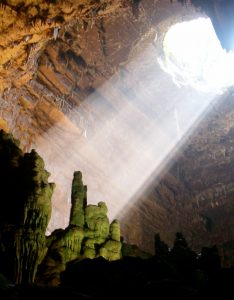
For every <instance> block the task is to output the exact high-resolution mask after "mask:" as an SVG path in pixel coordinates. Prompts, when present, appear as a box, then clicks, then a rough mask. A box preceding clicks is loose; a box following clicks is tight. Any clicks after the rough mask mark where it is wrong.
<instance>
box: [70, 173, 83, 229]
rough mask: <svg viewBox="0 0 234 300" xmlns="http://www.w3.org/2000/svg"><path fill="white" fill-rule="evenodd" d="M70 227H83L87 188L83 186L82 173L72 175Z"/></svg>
mask: <svg viewBox="0 0 234 300" xmlns="http://www.w3.org/2000/svg"><path fill="white" fill-rule="evenodd" d="M71 202H72V206H71V213H70V225H75V226H80V227H83V226H84V223H85V215H84V209H85V207H86V205H87V186H85V185H83V181H82V173H81V172H80V171H78V172H75V173H74V177H73V181H72V193H71Z"/></svg>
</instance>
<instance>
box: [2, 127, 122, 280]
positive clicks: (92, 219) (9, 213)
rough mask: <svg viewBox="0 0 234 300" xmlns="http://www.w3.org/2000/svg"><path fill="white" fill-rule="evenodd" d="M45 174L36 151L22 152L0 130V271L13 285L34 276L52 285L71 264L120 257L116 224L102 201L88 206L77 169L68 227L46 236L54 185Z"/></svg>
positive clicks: (10, 138)
mask: <svg viewBox="0 0 234 300" xmlns="http://www.w3.org/2000/svg"><path fill="white" fill-rule="evenodd" d="M49 176H50V174H49V173H48V172H47V171H46V170H45V166H44V161H43V159H42V158H41V157H40V156H39V155H38V154H37V152H36V151H35V150H32V151H31V152H30V153H26V154H23V152H22V151H21V150H20V148H19V143H18V141H16V140H15V139H14V138H13V136H12V135H10V134H6V133H5V132H3V131H0V193H1V199H2V201H1V202H0V272H1V273H2V274H4V275H5V276H6V277H7V278H9V279H10V280H11V281H12V282H15V283H33V282H34V279H35V276H36V274H37V282H43V283H46V284H48V283H50V284H53V285H54V284H58V283H59V281H60V273H61V272H62V271H64V270H65V268H66V264H67V263H68V262H70V261H72V260H77V259H78V260H79V259H80V260H81V259H84V258H96V257H98V256H103V257H104V258H106V259H107V260H116V259H119V258H120V257H121V242H120V224H119V222H118V221H117V220H114V221H113V222H112V223H111V225H110V222H109V219H108V217H107V212H108V210H107V206H106V204H105V203H104V202H99V203H98V205H87V187H86V186H85V185H84V184H83V181H82V174H81V172H80V171H78V172H75V173H74V178H73V182H72V192H71V202H72V203H71V204H72V205H71V214H70V222H69V225H68V227H67V228H66V229H59V230H55V231H54V232H53V233H52V234H51V235H50V236H49V237H46V236H45V232H46V229H47V226H48V222H49V220H50V216H51V197H52V193H53V190H54V186H55V185H54V184H53V183H49V182H48V178H49ZM39 265H40V267H39ZM38 267H39V268H38Z"/></svg>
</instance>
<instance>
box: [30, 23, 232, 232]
mask: <svg viewBox="0 0 234 300" xmlns="http://www.w3.org/2000/svg"><path fill="white" fill-rule="evenodd" d="M199 22H200V21H199ZM202 22H207V20H203V21H202ZM175 26H178V28H180V27H181V26H182V24H178V25H175ZM186 27H188V28H186V29H184V30H182V32H181V34H184V33H183V32H185V36H184V37H183V36H180V35H179V36H176V34H177V30H179V29H178V28H177V27H174V28H173V27H172V28H171V30H169V32H168V35H166V37H165V48H166V50H165V51H166V52H165V61H164V62H163V64H164V66H166V67H167V71H168V69H169V68H172V69H171V70H172V71H171V72H170V74H172V73H173V72H174V73H173V74H174V80H175V79H176V80H177V79H178V78H177V77H178V76H179V75H180V76H181V78H182V79H181V80H183V82H185V81H186V80H187V79H188V81H187V83H188V84H187V85H185V84H184V85H183V87H182V88H180V87H178V86H176V85H175V84H174V83H173V81H172V79H171V77H170V76H169V75H168V74H166V73H165V72H164V71H162V69H161V68H160V66H159V64H158V56H157V54H156V51H155V46H154V45H153V44H152V45H150V46H149V47H148V48H147V49H146V50H145V51H144V52H143V53H142V54H141V55H139V56H138V57H136V58H135V59H134V60H133V61H131V62H130V63H129V64H128V65H127V66H125V67H122V68H121V70H120V71H119V72H118V73H117V74H116V75H115V76H113V77H112V78H111V79H110V80H109V81H107V82H106V83H105V84H103V86H101V87H100V88H98V89H97V90H96V91H95V92H94V93H93V94H92V95H90V97H89V98H87V99H86V100H85V101H83V102H82V103H81V104H80V106H79V107H77V108H76V109H75V110H73V111H72V112H71V114H70V115H69V118H67V117H64V118H63V119H62V120H61V122H59V123H58V124H57V125H56V126H55V127H53V128H51V130H49V131H48V132H47V133H46V134H44V135H43V136H42V137H41V138H40V139H39V140H38V141H37V143H36V145H35V147H36V148H37V149H38V150H39V153H41V155H43V157H45V162H46V166H47V168H48V169H49V171H50V172H51V173H52V179H53V180H54V181H55V182H56V184H57V188H56V192H55V195H54V198H53V199H54V200H53V201H54V202H53V204H54V214H53V216H52V220H51V223H50V225H49V229H50V230H52V229H54V228H56V227H60V226H62V227H64V226H66V224H67V221H68V212H69V204H68V203H67V198H70V188H71V181H72V175H73V172H74V171H75V170H81V171H82V172H83V177H84V182H85V183H86V184H87V185H88V203H97V202H99V201H105V202H106V203H107V205H108V208H109V216H110V218H111V219H113V218H115V217H117V216H119V215H120V214H122V213H125V212H127V209H128V208H129V207H130V206H131V204H132V203H134V201H135V200H137V199H138V195H139V194H140V193H141V192H143V191H144V190H145V189H147V187H148V184H147V183H148V182H149V180H150V179H152V178H155V177H156V176H157V175H158V174H159V173H160V172H161V171H162V169H163V168H164V167H165V165H166V164H167V163H168V157H169V156H170V157H171V154H172V153H174V152H175V151H176V150H177V145H178V144H180V143H181V141H182V140H183V141H184V140H185V137H186V135H187V133H188V132H190V131H191V128H195V125H194V124H196V123H197V121H198V120H199V118H200V117H201V115H203V114H204V112H205V111H206V110H207V108H208V107H209V106H210V104H211V102H212V100H213V99H214V98H215V97H216V93H217V92H218V91H219V89H217V88H216V87H217V86H216V83H217V82H219V81H218V77H216V78H211V73H212V70H209V66H212V64H211V62H213V60H214V59H215V57H209V59H210V62H209V63H208V65H205V67H204V68H203V69H202V68H201V67H199V66H198V65H197V62H198V61H199V60H200V58H198V56H199V55H200V56H199V57H201V56H202V59H204V60H205V59H206V56H207V55H208V54H202V53H203V52H202V50H201V49H200V48H199V47H198V45H197V44H196V39H195V40H194V41H193V43H194V45H193V46H194V48H196V49H197V52H195V51H194V53H187V52H186V50H185V49H184V48H181V49H179V46H178V45H180V43H183V39H184V38H188V35H187V29H189V28H190V25H189V24H187V25H186ZM198 30H201V31H203V33H204V32H206V30H204V29H203V28H201V24H200V25H199V24H198ZM192 34H193V33H191V35H192ZM172 37H173V39H171V38H172ZM176 37H177V40H176ZM207 38H208V37H207ZM204 39H205V37H204ZM187 42H188V41H187ZM203 42H204V43H205V41H203V37H202V43H203ZM214 44H215V42H214ZM210 47H211V44H210ZM181 51H182V52H183V55H181V53H182V52H181ZM198 54H199V55H198ZM197 55H198V56H197ZM187 60H188V61H189V60H191V61H192V63H191V64H190V63H189V62H188V61H187ZM195 62H196V63H195ZM182 67H183V68H184V69H183V68H182ZM181 68H182V70H183V71H184V72H185V71H186V72H187V73H186V72H185V73H186V74H185V73H183V74H180V73H179V71H181ZM233 70H234V68H233ZM189 74H190V75H191V76H192V77H191V78H189ZM204 74H206V75H207V76H208V78H209V80H208V79H206V78H205V76H204ZM200 75H202V76H203V79H204V82H203V83H201V79H200V77H199V78H196V76H200ZM217 76H218V74H217ZM175 77H176V78H175ZM221 79H222V80H223V81H222V83H221V84H220V85H219V87H221V86H223V82H224V81H225V80H226V79H224V78H221ZM210 80H211V81H210ZM225 82H226V81H225ZM205 84H208V89H203V88H202V91H200V89H199V88H200V87H201V86H202V87H204V86H205ZM212 86H214V90H212ZM194 88H195V89H194ZM196 88H197V89H196ZM204 90H205V91H206V93H204V92H203V91H204ZM70 120H73V122H71V121H70ZM61 136H62V138H61ZM48 145H49V146H48ZM45 153H46V154H45ZM68 195H69V197H68ZM68 200H69V199H68Z"/></svg>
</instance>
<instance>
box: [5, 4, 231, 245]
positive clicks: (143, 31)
mask: <svg viewBox="0 0 234 300" xmlns="http://www.w3.org/2000/svg"><path fill="white" fill-rule="evenodd" d="M172 2H173V3H171V1H169V0H168V1H167V0H163V1H158V0H154V1H150V0H142V1H130V0H129V1H120V0H113V1H111V0H106V1H101V2H99V1H88V0H87V1H79V3H77V1H66V2H64V1H56V3H50V4H49V3H48V1H4V3H3V4H2V5H1V7H0V15H1V16H2V18H1V20H2V21H1V23H0V29H1V38H0V46H1V47H0V91H1V99H0V100H1V101H0V127H1V128H3V129H6V130H8V131H10V132H13V134H14V136H15V137H16V138H18V139H20V141H21V146H22V149H23V150H27V151H28V150H30V149H31V148H33V147H36V149H37V150H38V152H39V153H40V154H41V155H42V156H43V157H44V158H45V162H46V166H47V168H48V169H49V171H50V172H51V174H52V180H53V181H55V182H56V183H57V188H56V190H55V195H54V197H53V205H54V211H53V220H54V221H52V223H51V225H50V230H52V229H53V228H55V227H58V226H62V227H65V226H66V224H67V222H68V213H69V209H70V207H69V204H68V202H67V195H68V194H69V191H70V182H71V179H72V174H73V171H74V170H75V169H80V165H82V164H83V161H85V159H86V158H85V157H79V153H74V151H73V150H72V149H71V148H70V147H66V150H64V145H70V144H71V141H73V140H78V141H79V145H81V146H82V144H83V143H84V142H85V140H86V139H87V136H88V133H89V132H90V131H92V132H96V131H97V130H98V128H96V124H97V120H99V119H103V118H105V116H103V115H102V114H101V111H100V112H99V111H92V107H91V106H90V105H89V102H88V101H87V100H86V99H87V98H89V97H90V95H92V94H93V93H94V92H96V91H97V90H98V88H99V87H101V86H102V85H103V83H105V82H107V80H108V79H110V78H111V77H112V76H113V75H116V76H117V77H116V78H120V77H123V76H124V74H125V73H126V72H127V73H128V72H131V71H132V70H131V68H128V63H129V62H130V61H131V60H133V59H134V58H136V57H137V56H138V55H139V53H140V52H141V51H142V49H145V48H146V47H148V45H151V47H154V43H155V38H157V39H159V40H160V39H162V37H163V35H164V32H165V31H166V28H168V27H169V26H170V24H173V23H175V22H178V20H184V19H187V18H189V17H191V15H195V14H196V13H197V12H194V10H193V8H191V7H185V6H182V5H181V4H180V3H177V2H175V1H172ZM188 11H189V13H188ZM156 42H157V41H156ZM138 61H139V60H138ZM139 64H140V62H139ZM167 81H168V80H167V78H165V79H164V81H163V80H162V82H167ZM126 84H127V85H128V88H129V89H130V88H131V89H132V94H133V95H134V89H135V86H136V85H137V84H138V83H137V82H134V81H129V82H127V81H126ZM159 84H161V82H160V83H159ZM134 85H135V86H134ZM117 92H118V93H119V95H120V97H123V94H122V93H121V92H120V91H117ZM173 97H174V100H173V101H178V99H176V96H175V95H174V96H173ZM101 98H102V101H104V103H105V105H106V106H108V107H110V111H112V110H113V111H115V110H116V108H117V106H115V105H117V104H114V103H112V102H111V97H109V95H105V94H103V95H101ZM168 98H169V97H168ZM103 99H104V100H103ZM124 101H127V102H129V101H130V102H131V100H129V99H124ZM223 102H225V105H224V106H223V104H222V106H221V104H220V105H218V106H217V108H216V110H215V113H214V114H213V115H212V116H211V117H210V118H209V119H207V121H204V122H203V123H202V124H201V126H200V127H199V128H200V129H199V130H200V131H199V130H198V132H197V133H196V135H195V136H194V137H193V138H191V140H189V143H188V145H187V146H186V147H185V148H184V151H183V153H181V154H180V156H179V159H178V161H176V159H175V167H174V168H173V169H172V170H171V171H170V172H169V173H168V174H166V175H165V177H163V178H162V179H161V181H160V183H158V180H156V179H155V182H154V183H153V184H152V189H151V192H150V193H147V194H145V195H143V196H141V197H139V201H137V202H135V203H136V205H135V206H134V207H133V208H131V209H130V212H129V214H128V215H127V216H126V218H125V216H124V215H123V216H122V223H123V224H122V225H123V235H124V236H125V238H126V239H127V240H128V241H129V242H132V243H136V244H138V245H144V246H143V247H145V250H152V245H153V234H154V233H155V232H160V233H161V234H162V237H163V238H164V239H165V240H166V241H167V242H168V243H171V242H172V240H173V238H174V232H175V231H177V230H180V231H182V232H183V233H184V234H185V235H186V237H187V238H188V240H189V243H190V244H191V245H193V246H194V247H195V248H199V247H200V245H201V244H204V241H206V242H207V243H208V244H211V243H218V244H223V243H226V242H228V241H232V240H233V232H232V230H227V231H225V234H223V228H229V229H230V228H231V227H233V226H232V222H233V221H232V209H233V204H232V193H233V192H232V191H233V185H232V181H233V175H232V171H231V170H232V162H233V151H232V128H233V123H232V111H233V106H232V95H229V96H225V97H224V99H223ZM168 103H169V101H168ZM167 105H169V107H170V104H167ZM149 107H150V104H149ZM51 132H53V134H52V135H51V134H50V133H51ZM120 134H122V135H123V133H120ZM123 138H125V137H124V135H123ZM110 147H111V146H110ZM112 148H113V147H111V148H110V149H112ZM115 151H116V149H115ZM111 153H114V154H115V153H116V152H114V151H113V152H111ZM88 156H93V157H97V159H99V158H100V157H99V156H98V154H97V153H96V151H95V146H94V147H93V148H89V149H87V157H88ZM72 157H74V158H75V159H76V165H74V162H73V160H72V159H71V158H72ZM123 163H124V162H123ZM61 165H62V166H63V168H59V167H56V166H61ZM64 165H66V168H65V167H64ZM85 168H86V169H85ZM91 168H92V166H84V169H85V170H87V173H88V172H90V169H91ZM103 168H105V166H103ZM93 169H94V168H93ZM175 170H176V171H175ZM84 173H85V172H84ZM101 173H102V170H92V177H91V186H92V185H93V186H94V188H93V189H94V191H101V193H99V194H100V197H104V198H105V197H106V190H105V189H104V187H103V186H104V184H103V186H102V185H97V186H95V178H99V177H100V174H101ZM84 176H85V174H84ZM151 181H154V179H151ZM107 185H108V184H105V186H107ZM110 189H111V187H110ZM110 195H111V193H110ZM123 197H124V195H123ZM98 200H103V199H98ZM104 200H106V199H104ZM109 201H110V202H111V199H110V200H109ZM112 205H113V207H116V206H118V203H112ZM64 213H65V214H66V216H67V217H64V216H63V215H64ZM191 220H192V221H191Z"/></svg>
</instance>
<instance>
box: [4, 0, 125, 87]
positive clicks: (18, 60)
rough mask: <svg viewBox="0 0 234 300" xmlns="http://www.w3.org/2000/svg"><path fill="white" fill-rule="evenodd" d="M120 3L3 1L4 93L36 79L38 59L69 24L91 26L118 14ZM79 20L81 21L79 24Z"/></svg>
mask: <svg viewBox="0 0 234 300" xmlns="http://www.w3.org/2000/svg"><path fill="white" fill-rule="evenodd" d="M121 2H122V1H120V0H105V1H101V2H100V1H97V2H95V1H90V0H84V1H79V2H77V1H74V0H69V1H45V0H34V1H19V0H15V1H12V0H5V1H1V6H0V17H1V22H0V32H1V38H0V92H3V91H4V90H7V89H9V88H11V86H12V85H14V86H17V87H20V86H22V85H24V84H25V83H26V82H28V81H29V80H30V79H32V77H33V76H34V73H35V71H36V68H37V59H38V57H39V55H40V54H41V53H42V51H43V50H44V49H45V46H46V44H47V43H48V41H50V40H56V39H57V38H58V35H59V31H60V30H61V27H62V26H65V24H68V22H69V21H73V22H74V21H75V22H78V24H79V25H80V26H87V25H88V24H90V23H92V22H94V20H95V19H98V18H101V17H103V16H105V15H107V14H111V13H113V12H116V11H118V9H119V8H120V6H121ZM77 20H79V21H77Z"/></svg>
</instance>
